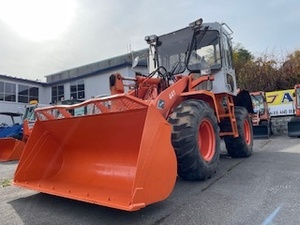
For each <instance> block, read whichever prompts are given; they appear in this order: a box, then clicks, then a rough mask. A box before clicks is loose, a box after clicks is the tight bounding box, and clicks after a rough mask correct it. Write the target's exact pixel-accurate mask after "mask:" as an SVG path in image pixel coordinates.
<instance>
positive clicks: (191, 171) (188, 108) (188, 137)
mask: <svg viewBox="0 0 300 225" xmlns="http://www.w3.org/2000/svg"><path fill="white" fill-rule="evenodd" d="M199 118H200V119H201V118H208V119H209V120H210V121H211V123H212V126H213V128H214V131H215V136H216V149H215V156H214V157H213V159H212V160H211V161H210V162H206V161H204V159H203V158H202V157H201V155H200V153H199V150H198V144H197V138H198V125H199V123H198V122H199V121H198V120H199ZM168 121H169V122H170V123H171V124H172V127H173V131H172V145H173V147H174V150H175V153H176V157H177V169H178V171H177V172H178V175H179V176H180V177H181V178H183V179H186V180H205V179H207V178H209V177H211V175H212V174H213V173H214V172H215V171H216V167H217V164H218V162H219V156H220V137H219V135H218V124H217V119H216V117H215V115H214V112H213V110H212V109H211V108H210V107H209V106H208V104H207V103H206V102H204V101H202V100H195V99H189V100H186V101H183V102H182V103H181V104H180V105H178V106H177V107H176V108H175V109H174V111H173V112H172V114H171V115H170V117H169V118H168Z"/></svg>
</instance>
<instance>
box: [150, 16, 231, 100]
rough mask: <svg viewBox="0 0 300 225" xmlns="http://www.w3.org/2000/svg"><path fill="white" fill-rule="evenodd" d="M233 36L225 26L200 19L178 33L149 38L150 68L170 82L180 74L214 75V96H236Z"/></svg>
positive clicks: (212, 88)
mask: <svg viewBox="0 0 300 225" xmlns="http://www.w3.org/2000/svg"><path fill="white" fill-rule="evenodd" d="M225 25H226V24H225ZM230 35H231V33H230V32H228V31H227V30H226V29H224V24H219V23H202V19H200V20H197V21H195V22H194V23H192V24H190V26H189V27H186V28H184V29H180V30H178V31H175V32H171V33H168V34H165V35H162V36H159V37H158V36H156V35H151V36H147V37H146V38H145V40H146V42H147V43H148V44H149V45H150V50H149V55H150V59H149V69H150V71H153V72H155V73H157V74H158V76H162V77H164V78H165V79H168V80H172V79H173V78H174V76H176V75H179V74H180V75H184V74H185V75H187V74H190V73H194V74H196V75H198V76H201V75H208V74H214V75H215V80H214V82H213V85H212V87H211V90H213V92H214V93H224V92H225V93H230V94H236V86H235V83H236V82H235V73H234V69H233V64H232V47H231V38H230ZM153 72H152V73H153Z"/></svg>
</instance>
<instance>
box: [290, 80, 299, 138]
mask: <svg viewBox="0 0 300 225" xmlns="http://www.w3.org/2000/svg"><path fill="white" fill-rule="evenodd" d="M294 97H295V99H294V103H295V104H294V105H295V116H294V117H293V118H292V119H291V121H290V122H288V136H289V137H298V138H300V84H297V85H295V96H294Z"/></svg>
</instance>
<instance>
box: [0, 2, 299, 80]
mask: <svg viewBox="0 0 300 225" xmlns="http://www.w3.org/2000/svg"><path fill="white" fill-rule="evenodd" d="M24 2H25V3H26V4H24ZM299 10H300V1H298V0H290V1H286V0H264V1H262V0H260V1H258V0H252V1H238V0H232V1H222V0H215V1H205V0H185V1H176V0H172V1H171V0H164V1H162V0H151V1H148V0H144V1H136V0H135V1H134V0H98V1H94V0H27V1H24V0H10V1H7V0H0V36H1V41H0V50H1V54H0V74H4V75H9V76H14V77H22V78H27V79H34V80H35V79H39V80H44V76H46V75H49V74H53V73H56V72H59V71H62V70H67V69H70V68H74V67H79V66H82V65H85V64H89V63H93V62H97V61H101V60H104V59H107V58H111V57H114V56H117V55H121V54H125V53H127V52H128V51H129V49H131V50H133V51H134V50H139V49H142V48H146V47H147V45H146V43H145V41H144V37H145V36H146V35H149V34H157V35H161V34H165V33H168V32H171V31H173V30H177V29H180V28H182V27H185V26H187V25H188V24H189V23H190V22H192V21H194V20H196V19H198V18H203V20H204V22H215V21H218V22H225V23H227V24H228V25H229V27H230V28H231V29H232V30H233V31H234V34H233V42H234V43H236V44H237V43H240V44H241V45H242V46H243V47H244V48H246V49H247V50H248V51H250V52H252V53H253V54H254V55H256V56H259V55H262V54H264V53H266V52H267V53H268V52H269V53H272V54H273V53H275V54H288V53H292V52H293V51H295V50H300V31H299V24H300V13H299ZM129 46H130V48H129Z"/></svg>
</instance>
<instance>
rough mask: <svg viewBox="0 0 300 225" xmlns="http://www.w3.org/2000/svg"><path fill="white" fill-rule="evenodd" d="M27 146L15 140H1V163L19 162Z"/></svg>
mask: <svg viewBox="0 0 300 225" xmlns="http://www.w3.org/2000/svg"><path fill="white" fill-rule="evenodd" d="M24 146H25V142H23V141H20V140H18V139H14V138H1V139H0V161H1V162H5V161H12V160H19V159H20V157H21V154H22V151H23V148H24Z"/></svg>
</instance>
